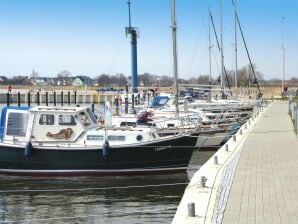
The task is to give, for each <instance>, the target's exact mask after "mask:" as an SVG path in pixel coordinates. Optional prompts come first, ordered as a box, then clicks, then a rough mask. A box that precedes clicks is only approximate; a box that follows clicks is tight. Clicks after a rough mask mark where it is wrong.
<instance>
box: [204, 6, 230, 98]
mask: <svg viewBox="0 0 298 224" xmlns="http://www.w3.org/2000/svg"><path fill="white" fill-rule="evenodd" d="M210 18H211V23H212V27H213V31H214V35H215V39H216V43H217V48H218V50H219V52H220V51H221V49H220V46H219V40H218V37H217V32H216V29H215V25H214V20H213V16H212V13H211V11H210ZM223 68H224V73H225V76H226V79H227V83H228V87H229V90H230V94H231V96H233V94H232V91H231V85H230V81H229V79H228V75H227V70H226V66H225V65H224V66H223Z"/></svg>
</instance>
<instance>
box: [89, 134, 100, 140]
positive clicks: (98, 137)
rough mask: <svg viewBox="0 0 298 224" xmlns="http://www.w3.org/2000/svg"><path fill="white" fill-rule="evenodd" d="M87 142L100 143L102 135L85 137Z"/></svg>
mask: <svg viewBox="0 0 298 224" xmlns="http://www.w3.org/2000/svg"><path fill="white" fill-rule="evenodd" d="M87 140H88V141H102V140H103V135H87Z"/></svg>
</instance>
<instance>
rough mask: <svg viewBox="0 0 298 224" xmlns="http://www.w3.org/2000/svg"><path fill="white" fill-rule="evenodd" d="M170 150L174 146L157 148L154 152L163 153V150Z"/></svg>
mask: <svg viewBox="0 0 298 224" xmlns="http://www.w3.org/2000/svg"><path fill="white" fill-rule="evenodd" d="M170 148H172V146H170V145H165V146H159V147H156V148H155V149H154V151H155V152H159V151H163V150H166V149H170Z"/></svg>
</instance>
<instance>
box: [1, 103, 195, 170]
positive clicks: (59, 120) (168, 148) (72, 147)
mask: <svg viewBox="0 0 298 224" xmlns="http://www.w3.org/2000/svg"><path fill="white" fill-rule="evenodd" d="M0 139H1V143H0V172H1V173H9V174H22V175H24V174H27V175H127V174H154V173H174V172H186V170H187V166H188V163H189V161H190V159H191V156H192V152H193V149H194V146H195V144H196V138H194V137H191V136H190V134H187V133H183V134H176V135H174V136H168V137H160V136H159V135H158V133H156V131H155V130H154V129H153V128H149V127H136V128H132V127H126V128H109V129H107V128H102V127H100V126H99V125H98V123H97V122H96V120H95V118H94V115H93V114H92V113H91V111H90V110H89V109H88V108H87V107H61V108H56V107H33V108H28V107H5V108H4V109H3V110H2V114H1V121H0Z"/></svg>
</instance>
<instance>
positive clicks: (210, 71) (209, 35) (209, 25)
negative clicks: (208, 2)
mask: <svg viewBox="0 0 298 224" xmlns="http://www.w3.org/2000/svg"><path fill="white" fill-rule="evenodd" d="M210 20H211V17H210V8H209V7H208V28H209V34H208V38H209V84H210V85H211V77H212V66H211V63H212V62H211V48H212V46H211V34H210V33H211V21H210Z"/></svg>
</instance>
